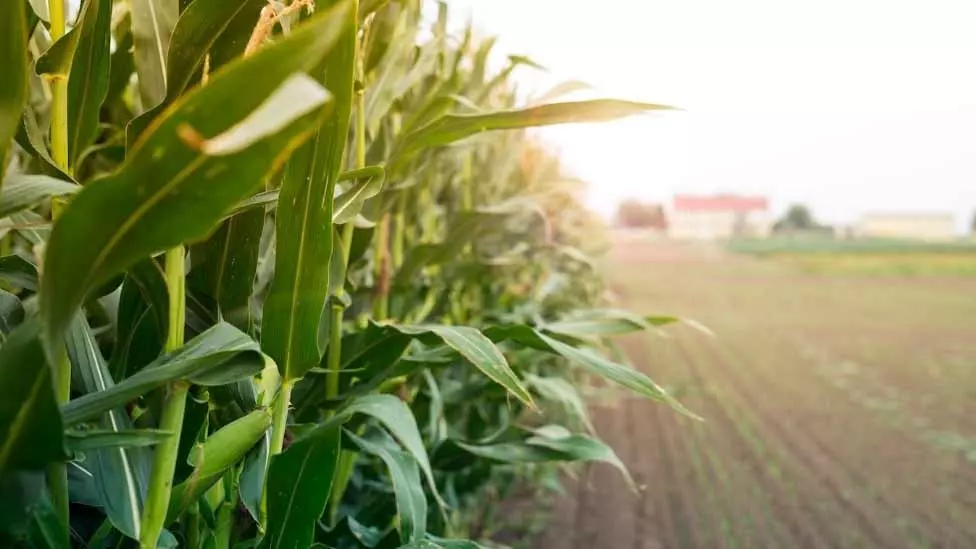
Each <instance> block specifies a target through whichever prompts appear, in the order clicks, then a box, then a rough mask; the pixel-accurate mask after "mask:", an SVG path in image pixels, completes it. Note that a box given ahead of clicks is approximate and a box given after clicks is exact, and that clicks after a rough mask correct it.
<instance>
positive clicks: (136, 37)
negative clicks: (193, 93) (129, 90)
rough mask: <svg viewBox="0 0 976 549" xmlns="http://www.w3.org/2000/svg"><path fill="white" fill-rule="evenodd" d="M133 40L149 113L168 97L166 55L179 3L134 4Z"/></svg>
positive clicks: (149, 0) (152, 0)
mask: <svg viewBox="0 0 976 549" xmlns="http://www.w3.org/2000/svg"><path fill="white" fill-rule="evenodd" d="M129 10H130V13H131V14H132V38H133V45H134V54H135V56H134V60H135V65H136V72H137V74H138V75H139V91H140V95H141V97H142V103H143V106H144V107H145V108H146V109H150V108H152V107H155V106H156V105H158V104H160V103H162V102H163V99H164V98H165V97H166V87H167V82H166V55H167V52H168V51H169V44H170V39H171V37H172V35H173V29H174V28H175V27H176V22H177V20H178V18H179V15H180V3H179V1H178V0H132V1H131V2H130V3H129Z"/></svg>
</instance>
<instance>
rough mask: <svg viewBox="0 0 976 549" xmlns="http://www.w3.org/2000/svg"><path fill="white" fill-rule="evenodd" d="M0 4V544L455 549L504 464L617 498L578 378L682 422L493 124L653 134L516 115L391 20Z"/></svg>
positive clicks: (291, 7)
mask: <svg viewBox="0 0 976 549" xmlns="http://www.w3.org/2000/svg"><path fill="white" fill-rule="evenodd" d="M0 10H2V11H3V13H0V63H2V67H3V74H4V79H3V81H2V82H0V159H2V165H0V167H2V168H3V169H2V172H0V173H2V180H0V181H2V185H3V186H2V192H0V218H2V220H0V236H2V239H0V251H2V254H3V255H2V257H0V282H2V290H0V320H2V322H0V334H2V346H0V391H2V393H3V394H2V396H0V432H2V435H3V436H2V444H0V492H2V497H0V506H2V507H3V508H2V510H0V539H2V542H3V545H4V546H14V547H52V548H66V547H91V548H95V547H128V546H136V545H138V546H139V547H143V548H154V547H178V546H179V547H192V548H203V547H206V548H211V547H212V548H225V547H228V548H229V547H258V546H259V547H268V548H284V547H288V548H306V547H313V546H314V547H334V548H346V547H371V548H386V547H414V548H420V547H477V546H478V545H477V543H476V542H475V541H469V540H465V539H463V538H465V537H467V536H469V535H472V534H477V532H475V533H472V532H470V531H469V528H468V525H469V524H470V522H471V520H472V517H473V516H474V514H475V511H476V510H477V507H478V502H479V501H485V499H486V498H489V497H490V496H491V494H492V493H497V492H498V489H499V487H500V486H502V484H503V483H505V482H511V481H513V480H515V479H522V480H523V481H524V480H527V479H530V478H531V477H530V476H528V474H527V473H526V471H532V470H534V468H537V467H538V468H543V469H545V468H546V467H551V464H558V463H569V462H577V461H592V460H600V461H606V462H610V463H612V464H614V465H616V466H618V467H620V469H621V471H623V472H624V474H626V471H625V470H624V468H623V466H622V465H621V464H620V462H619V460H617V458H616V456H615V455H614V454H613V452H612V450H611V449H610V448H608V447H607V446H605V445H604V444H602V443H601V442H599V440H598V439H597V438H595V433H593V430H592V426H591V425H590V424H589V421H588V419H587V416H586V408H585V404H584V403H583V400H582V397H581V395H580V393H579V391H578V390H577V388H578V386H579V384H580V383H584V382H585V381H586V378H589V377H594V376H595V377H598V378H603V379H606V380H609V381H610V382H614V383H616V384H619V385H621V386H623V387H625V388H627V389H629V390H631V391H634V392H636V393H637V394H639V395H643V396H645V397H648V398H653V399H658V400H661V401H664V402H666V403H668V404H670V405H671V406H673V407H675V408H676V409H677V410H679V411H681V412H685V413H688V412H687V411H686V410H684V408H682V407H681V406H680V404H678V403H677V402H675V401H674V400H673V399H671V398H670V397H669V396H668V395H667V393H666V392H665V391H664V390H663V389H661V388H660V387H659V386H658V385H656V384H655V383H654V382H653V381H651V380H650V379H649V378H647V377H646V376H645V375H644V374H642V373H640V372H638V371H636V370H633V369H631V368H630V367H628V366H627V365H625V364H623V363H621V362H618V361H615V360H613V359H611V358H610V357H611V356H613V355H612V354H607V351H608V350H612V347H610V346H608V344H609V342H608V338H609V337H611V336H614V335H617V334H622V333H627V332H632V331H636V330H643V329H649V328H654V327H655V326H657V325H661V324H665V323H669V322H673V321H674V320H675V319H673V318H671V317H648V316H644V315H637V314H632V313H628V312H625V311H619V310H614V309H607V308H604V307H603V306H604V304H605V302H604V300H603V299H602V290H603V288H602V285H601V281H600V278H599V276H598V274H597V272H596V271H595V270H594V268H593V265H592V263H591V260H590V259H589V253H590V252H595V251H597V248H598V247H599V246H600V242H599V240H598V239H596V238H595V235H597V234H599V230H600V225H599V223H598V222H596V221H595V220H594V218H593V217H592V216H590V215H589V214H588V213H587V212H586V210H585V208H583V207H582V206H581V205H580V203H579V200H578V191H579V183H578V182H576V181H574V180H572V179H571V178H569V177H567V176H566V174H564V173H562V171H561V169H560V167H559V164H558V161H557V160H556V159H555V157H553V156H552V155H550V154H548V153H547V152H546V151H545V149H544V148H542V147H540V146H538V145H537V144H535V143H533V142H532V140H531V138H530V137H528V136H527V135H526V134H525V133H524V131H522V130H523V129H524V128H528V127H532V126H542V125H551V124H562V123H570V122H587V121H600V120H610V119H615V118H620V117H624V116H630V115H634V114H639V113H644V112H647V111H653V110H657V109H663V108H666V107H663V106H659V105H653V104H646V103H635V102H628V101H620V100H610V99H601V100H588V101H558V99H559V97H558V96H559V92H560V91H565V90H567V89H570V88H572V87H573V86H572V85H569V86H563V87H562V88H558V89H556V90H553V92H551V93H550V94H547V95H546V96H543V97H540V98H539V99H538V100H533V101H531V102H530V103H529V104H520V103H519V102H518V101H517V100H516V94H515V93H514V88H513V86H512V84H511V78H510V76H511V73H512V72H513V71H514V70H515V68H516V67H518V66H534V63H533V62H532V61H531V60H528V59H526V58H522V57H511V58H510V63H509V65H508V66H507V67H506V68H504V69H503V70H501V71H500V72H497V73H493V72H491V71H490V70H489V69H488V66H489V63H488V59H489V55H490V52H491V48H492V42H491V40H479V39H476V38H475V37H474V34H473V32H471V30H470V29H468V30H467V32H465V33H464V34H463V36H451V35H450V34H449V33H448V32H447V11H446V7H444V6H443V5H442V6H440V11H439V13H438V17H437V20H436V22H435V23H434V25H433V28H432V29H430V30H431V32H430V33H429V36H428V35H425V34H424V33H423V32H422V31H423V30H424V29H423V25H424V23H423V19H422V17H421V7H420V3H419V2H418V1H416V0H403V1H382V0H373V1H369V0H359V1H357V0H332V1H330V0H320V1H319V2H318V3H317V4H313V3H312V2H310V1H308V0H294V1H292V2H290V3H287V2H286V3H281V2H270V3H268V2H267V0H83V1H82V2H81V5H80V9H79V10H78V13H77V16H76V17H75V18H74V20H73V21H71V22H70V24H69V21H67V17H66V13H65V5H64V3H63V2H62V1H61V0H51V1H50V2H49V3H45V2H44V1H43V0H30V1H29V2H28V1H26V0H10V1H8V2H5V3H4V5H3V7H2V8H0ZM425 36H428V37H426V38H425ZM574 367H575V368H574ZM689 415H690V413H689ZM545 470H549V469H545ZM475 537H477V536H475Z"/></svg>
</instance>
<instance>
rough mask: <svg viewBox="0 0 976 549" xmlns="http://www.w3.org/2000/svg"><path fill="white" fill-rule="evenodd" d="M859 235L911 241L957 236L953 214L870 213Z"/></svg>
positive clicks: (861, 223) (863, 221) (865, 217)
mask: <svg viewBox="0 0 976 549" xmlns="http://www.w3.org/2000/svg"><path fill="white" fill-rule="evenodd" d="M857 233H858V236H861V237H866V238H904V239H910V240H952V239H954V238H956V236H957V235H956V220H955V218H954V217H953V215H952V214H951V213H908V212H901V213H899V212H888V213H883V212H876V213H868V214H865V215H864V216H863V217H862V218H861V222H860V223H859V224H858V230H857Z"/></svg>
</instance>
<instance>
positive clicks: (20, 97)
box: [0, 2, 28, 183]
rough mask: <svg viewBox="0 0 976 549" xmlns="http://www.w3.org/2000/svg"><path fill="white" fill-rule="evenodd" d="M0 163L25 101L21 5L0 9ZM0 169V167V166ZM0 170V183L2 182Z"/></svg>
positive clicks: (24, 29) (24, 35) (24, 28)
mask: <svg viewBox="0 0 976 549" xmlns="http://www.w3.org/2000/svg"><path fill="white" fill-rule="evenodd" d="M0 67H3V72H4V77H3V79H2V81H0V163H2V162H3V161H5V159H6V157H7V146H8V144H9V143H10V140H11V139H12V138H13V137H14V135H15V134H16V132H17V127H18V125H19V123H20V118H21V116H22V113H23V110H24V104H25V103H26V102H27V85H28V82H27V78H28V75H27V14H26V13H25V4H24V2H6V3H5V4H4V6H3V7H2V8H0ZM0 168H2V166H0ZM3 171H4V170H3V169H0V183H3Z"/></svg>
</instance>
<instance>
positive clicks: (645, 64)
mask: <svg viewBox="0 0 976 549" xmlns="http://www.w3.org/2000/svg"><path fill="white" fill-rule="evenodd" d="M447 4H448V6H449V7H450V10H451V15H452V19H453V20H454V22H455V24H457V25H461V24H463V23H464V22H465V21H466V20H467V19H468V18H469V17H470V18H471V20H473V22H474V24H475V27H476V28H477V29H478V30H479V31H480V32H481V33H482V34H484V35H494V36H497V37H498V49H499V51H500V53H517V54H523V55H527V56H529V57H531V58H532V59H533V60H535V61H536V62H538V63H540V64H542V65H544V66H545V67H546V68H547V69H548V72H547V73H544V74H543V73H539V72H537V71H534V70H531V69H525V70H521V69H520V71H519V72H518V73H517V74H518V79H519V84H520V86H521V87H523V88H532V89H535V90H538V91H539V92H540V93H541V92H544V91H545V90H546V89H547V88H548V87H549V86H551V85H553V84H555V83H557V82H560V81H563V80H568V79H574V80H582V81H584V82H587V83H588V84H590V85H591V86H592V87H593V91H592V92H588V94H589V96H590V97H617V98H622V99H632V100H638V101H648V102H653V103H662V104H667V105H672V106H675V107H678V108H680V109H681V110H679V111H674V112H669V113H667V114H655V115H645V116H640V117H637V118H630V119H626V120H622V121H616V122H608V123H601V124H590V125H573V126H558V127H551V128H546V129H543V130H539V131H538V132H537V133H538V135H539V136H540V138H541V139H543V140H544V141H545V142H546V143H547V144H549V145H550V146H551V147H552V148H553V149H554V150H556V151H558V152H559V154H560V155H561V156H562V158H563V160H564V162H565V164H566V165H567V167H568V168H569V170H570V171H571V172H573V173H574V174H575V175H577V176H578V177H580V178H582V179H584V180H586V181H588V182H589V183H590V187H589V191H588V197H587V199H588V202H589V204H590V205H591V206H592V207H593V208H594V209H595V210H597V211H599V212H601V213H603V214H605V215H611V214H612V212H613V211H615V208H616V205H617V204H618V203H619V201H620V200H622V199H624V198H628V197H633V198H638V199H643V200H653V201H667V200H669V199H670V197H672V196H673V195H674V194H675V193H685V192H691V193H711V192H738V193H751V194H760V195H764V196H767V197H768V198H769V199H770V200H771V202H772V205H773V208H774V210H776V211H777V212H780V211H783V210H785V209H786V207H787V206H788V205H789V204H791V203H794V202H802V203H805V204H807V205H808V206H810V207H811V208H812V209H813V212H814V214H815V215H816V216H817V217H818V218H819V219H820V220H821V221H823V222H828V223H850V222H855V221H856V220H857V219H858V217H859V216H860V215H861V214H862V213H864V212H867V211H912V212H951V213H954V214H955V216H956V220H957V225H958V226H959V227H960V229H962V228H963V227H964V226H967V225H968V224H969V222H970V220H971V219H972V216H973V213H974V211H976V32H973V26H972V24H973V21H976V2H973V1H972V0H917V1H907V0H818V1H816V2H799V1H796V0H736V1H734V2H730V1H728V0H600V1H598V2H592V1H583V0H447Z"/></svg>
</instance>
